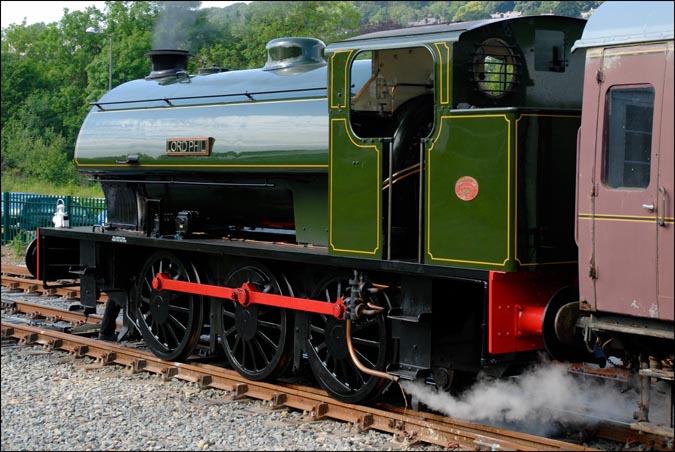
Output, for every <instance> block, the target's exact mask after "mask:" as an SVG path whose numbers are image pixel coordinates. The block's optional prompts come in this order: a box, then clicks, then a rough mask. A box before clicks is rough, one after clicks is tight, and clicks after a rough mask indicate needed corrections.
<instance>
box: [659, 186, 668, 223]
mask: <svg viewBox="0 0 675 452" xmlns="http://www.w3.org/2000/svg"><path fill="white" fill-rule="evenodd" d="M659 193H661V215H660V218H659V221H658V223H659V226H665V225H666V187H659Z"/></svg>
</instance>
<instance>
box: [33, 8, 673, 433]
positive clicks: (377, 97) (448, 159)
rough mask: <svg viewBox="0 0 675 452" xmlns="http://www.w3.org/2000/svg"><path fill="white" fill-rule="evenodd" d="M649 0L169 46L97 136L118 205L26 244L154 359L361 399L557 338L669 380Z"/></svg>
mask: <svg viewBox="0 0 675 452" xmlns="http://www.w3.org/2000/svg"><path fill="white" fill-rule="evenodd" d="M647 3H649V2H647ZM645 5H646V3H645V2H641V3H640V4H639V5H638V6H637V7H636V6H635V5H633V4H631V3H624V2H616V3H614V2H605V3H604V4H603V5H602V6H600V7H599V8H598V10H597V11H596V12H595V13H594V14H593V16H592V17H591V19H590V20H589V22H588V23H586V21H585V20H582V19H575V18H570V17H557V16H531V17H517V18H506V19H491V20H479V21H472V22H464V23H451V24H443V25H432V26H423V27H415V28H408V29H400V30H392V31H381V32H375V33H370V34H366V35H362V36H357V37H354V38H350V39H346V40H344V41H341V42H337V43H334V44H330V45H328V46H325V45H324V43H322V42H321V41H320V40H317V39H313V38H307V37H302V38H293V37H289V38H280V39H275V40H273V41H270V42H269V43H268V44H267V53H268V59H267V62H266V64H265V66H264V67H263V68H261V69H254V70H237V71H229V70H226V69H223V68H218V67H212V68H205V69H203V70H199V71H198V73H197V74H189V73H188V72H187V69H186V68H187V62H188V61H189V58H190V54H189V53H188V52H187V51H184V50H165V49H158V50H153V51H151V52H150V53H149V54H148V56H149V57H150V59H151V61H152V71H151V72H150V74H149V75H148V76H147V77H145V79H142V80H134V81H131V82H128V83H124V84H122V85H120V86H117V87H115V88H114V89H112V90H111V91H110V92H108V93H107V94H105V95H104V96H103V97H102V98H101V99H100V100H98V101H97V102H94V103H93V105H92V108H91V111H90V112H89V114H88V116H87V117H86V120H85V121H84V123H83V125H82V128H81V131H80V134H79V137H78V141H77V146H76V152H75V159H76V163H77V165H78V168H79V170H80V171H81V172H83V173H86V174H88V175H89V177H91V178H92V179H93V180H96V181H98V182H100V183H101V185H102V187H103V190H104V193H105V197H106V200H107V205H108V216H107V223H106V224H104V225H99V226H95V227H93V228H92V227H89V228H56V227H55V228H42V229H40V230H39V232H38V234H37V239H36V241H35V242H34V243H33V244H32V245H31V246H30V248H29V250H28V252H27V258H26V259H27V264H28V267H29V268H30V269H31V271H33V272H34V274H35V276H36V277H38V278H39V279H41V280H43V281H44V282H45V284H47V282H53V281H57V280H59V279H63V278H65V277H70V278H72V277H77V278H79V280H80V285H81V293H82V304H83V305H85V306H90V307H91V306H94V305H95V303H96V298H97V295H98V294H99V293H100V292H105V293H107V294H108V296H109V297H110V298H112V299H113V300H115V302H116V303H118V304H119V306H121V307H122V308H123V316H124V325H125V327H124V331H122V332H121V333H120V338H121V337H123V336H124V335H127V334H128V335H139V336H141V337H142V338H143V339H144V341H145V343H146V344H147V346H148V347H149V349H150V350H152V352H153V353H155V354H156V355H157V356H159V357H160V358H163V359H167V360H180V359H187V358H189V357H190V356H193V355H194V354H197V353H202V354H218V353H222V354H224V355H225V356H226V357H227V360H228V362H229V364H230V365H231V366H232V368H234V369H236V370H237V371H238V372H239V373H240V374H242V375H243V376H245V377H247V378H249V379H252V380H264V379H271V378H275V377H279V376H282V375H284V374H285V373H286V372H293V371H296V372H297V371H298V370H299V369H301V367H302V366H305V365H306V366H307V367H308V368H309V369H311V372H312V374H313V375H314V377H315V378H316V380H317V381H318V383H319V384H320V385H321V387H322V388H323V389H325V390H326V391H327V392H328V393H329V394H330V395H331V396H332V397H335V398H336V399H339V400H342V401H346V402H354V403H361V402H366V401H369V400H372V399H374V398H376V397H378V395H380V394H381V393H382V392H383V391H384V390H385V389H386V388H387V386H388V385H389V384H390V383H391V382H392V381H396V380H398V379H404V380H420V381H425V382H427V383H429V384H433V385H436V387H438V388H439V389H444V390H449V389H451V388H453V387H454V385H455V384H456V383H457V382H458V381H461V380H462V379H463V378H465V377H466V376H473V375H478V374H487V375H493V376H499V375H503V374H505V373H507V372H509V371H510V370H511V369H513V368H514V367H517V366H519V365H522V364H523V363H527V362H530V361H531V360H532V359H533V358H534V357H535V354H536V353H538V352H539V351H541V350H544V349H545V350H546V351H548V353H549V354H550V355H551V356H552V357H553V358H555V359H558V360H562V361H585V362H594V363H598V364H600V365H604V362H605V360H606V359H607V357H608V356H620V357H622V359H623V361H624V363H627V365H630V366H632V367H633V369H634V370H636V372H637V371H641V378H642V379H643V381H647V382H648V381H649V379H650V378H653V377H654V376H661V377H663V378H668V377H669V378H670V380H671V381H672V375H673V372H672V368H671V369H670V370H668V369H663V368H659V367H662V366H661V363H667V362H668V360H670V363H672V358H673V350H674V349H673V339H674V337H673V278H672V274H673V216H672V212H673V196H672V193H673V192H674V191H673V134H672V128H671V127H670V125H672V123H673V22H672V17H673V4H672V3H670V2H653V4H650V5H648V6H645ZM52 284H53V283H52ZM650 363H652V364H651V366H650ZM650 372H651V373H650ZM644 387H645V388H644V398H643V401H644V402H645V403H644V404H643V407H642V410H641V419H642V420H647V419H648V395H649V393H648V389H649V384H645V385H644Z"/></svg>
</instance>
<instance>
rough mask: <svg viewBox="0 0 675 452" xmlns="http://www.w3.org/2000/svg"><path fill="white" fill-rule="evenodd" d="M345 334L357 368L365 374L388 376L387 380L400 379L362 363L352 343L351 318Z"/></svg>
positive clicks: (379, 376) (350, 354) (380, 376)
mask: <svg viewBox="0 0 675 452" xmlns="http://www.w3.org/2000/svg"><path fill="white" fill-rule="evenodd" d="M345 336H346V339H347V350H348V351H349V356H350V357H351V358H352V361H353V362H354V365H355V366H356V368H357V369H359V370H360V371H361V372H363V373H364V374H367V375H372V376H373V377H378V378H386V379H387V380H391V381H396V382H397V381H398V380H399V377H398V376H396V375H390V374H388V373H386V372H380V371H379V370H373V369H368V368H367V367H366V366H364V365H363V364H361V361H359V358H358V357H357V356H356V353H355V352H354V346H353V345H352V321H351V320H349V319H347V331H346V334H345Z"/></svg>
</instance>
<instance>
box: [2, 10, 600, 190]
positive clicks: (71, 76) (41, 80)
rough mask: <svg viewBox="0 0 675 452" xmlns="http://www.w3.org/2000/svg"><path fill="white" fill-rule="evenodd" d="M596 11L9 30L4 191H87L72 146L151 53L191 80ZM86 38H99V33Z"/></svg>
mask: <svg viewBox="0 0 675 452" xmlns="http://www.w3.org/2000/svg"><path fill="white" fill-rule="evenodd" d="M600 3H601V2H599V1H541V2H539V1H487V2H482V1H404V2H389V1H330V2H325V1H315V0H308V1H254V2H250V3H248V4H245V3H235V4H233V5H231V6H228V7H226V8H203V9H200V8H199V7H200V5H201V2H199V1H166V2H157V1H106V2H105V7H104V9H103V11H101V10H98V9H96V8H95V7H88V8H87V9H85V10H84V11H72V12H71V11H69V10H68V9H67V8H64V16H63V18H62V19H61V20H60V21H59V22H55V23H49V24H44V23H39V24H33V25H27V24H25V23H22V24H13V25H10V26H9V27H7V28H5V29H3V30H2V47H1V49H2V78H1V82H2V113H1V118H0V120H1V122H0V126H1V127H2V137H1V141H2V143H1V144H2V176H3V177H2V180H3V182H2V186H3V190H5V185H6V183H5V180H6V179H7V180H11V181H14V182H15V183H16V181H21V180H25V179H29V180H30V179H34V180H40V181H43V182H46V183H48V184H51V186H53V187H55V189H57V187H58V188H59V189H60V187H61V186H74V185H77V184H80V183H81V180H80V177H79V176H78V175H77V172H76V170H75V168H74V164H73V161H72V159H73V154H74V149H75V141H76V139H77V134H78V131H79V128H80V126H81V124H82V121H83V120H84V118H85V116H86V114H87V112H88V110H89V108H90V103H91V102H94V101H96V100H98V99H99V98H100V97H101V96H102V95H103V94H105V93H106V91H107V90H108V76H109V69H110V67H109V61H110V56H111V54H110V50H111V47H112V61H113V64H112V85H113V87H114V86H116V85H119V84H121V83H124V82H126V81H129V80H134V79H139V78H143V77H145V76H146V75H148V73H149V71H150V64H149V61H148V59H147V58H146V57H145V53H147V52H148V51H149V50H151V49H157V48H182V49H185V50H188V51H190V52H191V53H192V54H193V55H194V58H193V59H192V60H191V62H190V66H189V68H188V70H189V71H190V72H191V73H194V72H196V69H197V68H199V67H205V66H222V67H226V68H229V69H250V68H258V67H262V66H263V65H264V64H265V59H266V52H265V46H266V44H267V42H268V41H270V40H271V39H274V38H279V37H285V36H311V37H316V38H319V39H321V40H323V41H324V42H325V43H326V44H330V43H332V42H335V41H338V40H341V39H344V38H348V37H351V36H354V35H356V34H360V33H364V32H368V31H375V30H384V29H390V28H400V27H407V26H410V25H411V24H412V23H414V22H419V21H421V20H425V21H429V20H433V21H440V22H451V21H459V20H473V19H480V18H486V17H489V16H490V14H491V13H495V12H497V13H503V12H507V11H511V10H515V11H520V12H522V13H523V14H540V13H550V12H552V13H554V14H563V15H572V16H578V15H579V13H580V12H581V11H587V10H589V9H590V8H592V7H597V5H598V4H600ZM87 30H89V31H92V30H95V31H97V32H96V33H91V32H87Z"/></svg>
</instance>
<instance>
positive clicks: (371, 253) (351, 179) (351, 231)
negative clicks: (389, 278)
mask: <svg viewBox="0 0 675 452" xmlns="http://www.w3.org/2000/svg"><path fill="white" fill-rule="evenodd" d="M348 129H349V128H348V125H347V121H346V119H340V118H336V119H331V126H330V137H331V143H339V144H332V145H331V150H332V152H331V154H330V174H329V179H330V185H329V196H330V250H331V251H332V252H334V253H335V254H342V255H358V256H363V257H373V258H381V257H382V246H381V231H382V226H381V221H380V219H381V216H382V215H381V212H382V206H381V202H382V201H381V198H382V195H381V182H380V181H381V180H382V175H381V172H380V168H381V167H382V157H381V155H382V145H381V143H380V142H379V140H367V141H370V142H373V143H372V144H362V142H363V141H364V140H358V139H352V138H351V137H350V133H349V130H348ZM356 140H358V141H356Z"/></svg>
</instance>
